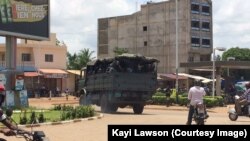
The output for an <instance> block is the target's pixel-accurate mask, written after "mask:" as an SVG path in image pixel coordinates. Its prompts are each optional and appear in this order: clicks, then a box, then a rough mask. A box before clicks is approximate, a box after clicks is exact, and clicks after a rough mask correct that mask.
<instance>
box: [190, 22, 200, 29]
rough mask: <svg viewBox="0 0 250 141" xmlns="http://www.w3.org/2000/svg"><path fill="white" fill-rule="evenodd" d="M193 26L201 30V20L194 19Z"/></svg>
mask: <svg viewBox="0 0 250 141" xmlns="http://www.w3.org/2000/svg"><path fill="white" fill-rule="evenodd" d="M191 27H192V29H196V30H199V29H200V22H199V20H192V22H191Z"/></svg>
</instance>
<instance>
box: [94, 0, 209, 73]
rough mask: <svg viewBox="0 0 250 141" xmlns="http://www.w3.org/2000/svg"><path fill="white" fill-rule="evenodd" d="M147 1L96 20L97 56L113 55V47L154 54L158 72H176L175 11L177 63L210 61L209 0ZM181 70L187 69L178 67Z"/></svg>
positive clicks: (146, 54) (147, 54)
mask: <svg viewBox="0 0 250 141" xmlns="http://www.w3.org/2000/svg"><path fill="white" fill-rule="evenodd" d="M177 9H178V10H176V3H175V0H168V1H163V2H158V3H154V2H148V3H147V4H144V5H141V10H140V11H138V12H136V13H133V14H131V15H125V16H118V17H108V18H100V19H98V58H104V57H110V56H111V57H112V56H114V52H113V50H114V48H116V47H118V48H124V49H127V50H128V52H129V53H139V54H142V55H145V56H150V57H155V58H157V59H158V60H159V61H160V63H159V65H158V72H160V73H174V72H175V71H176V11H178V38H177V39H178V62H197V61H210V59H211V53H212V51H213V35H212V34H213V31H212V1H211V0H178V8H177ZM179 71H180V72H187V71H188V70H185V68H180V70H179Z"/></svg>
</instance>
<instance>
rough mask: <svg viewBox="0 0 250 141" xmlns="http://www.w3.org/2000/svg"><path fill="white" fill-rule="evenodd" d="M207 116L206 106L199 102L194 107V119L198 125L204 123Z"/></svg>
mask: <svg viewBox="0 0 250 141" xmlns="http://www.w3.org/2000/svg"><path fill="white" fill-rule="evenodd" d="M207 118H208V115H207V113H206V106H205V105H204V104H203V103H197V104H196V105H195V107H194V114H193V120H194V121H195V123H196V124H197V125H204V124H205V122H206V119H207Z"/></svg>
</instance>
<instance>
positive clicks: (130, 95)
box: [78, 54, 159, 114]
mask: <svg viewBox="0 0 250 141" xmlns="http://www.w3.org/2000/svg"><path fill="white" fill-rule="evenodd" d="M158 62H159V61H158V60H156V59H154V58H149V57H144V56H141V55H135V54H122V55H119V56H116V57H114V58H105V59H97V60H95V61H93V62H89V63H88V64H87V67H86V68H85V69H84V75H81V76H82V79H80V81H79V83H78V84H79V86H78V87H79V92H80V95H81V96H80V104H81V105H86V104H95V105H97V106H100V107H101V112H103V113H113V112H116V111H117V110H118V108H124V107H126V106H131V107H132V108H133V111H134V113H135V114H141V113H142V112H143V109H144V106H145V104H146V102H147V101H148V100H150V99H151V98H152V95H153V93H154V92H155V91H156V84H157V64H158Z"/></svg>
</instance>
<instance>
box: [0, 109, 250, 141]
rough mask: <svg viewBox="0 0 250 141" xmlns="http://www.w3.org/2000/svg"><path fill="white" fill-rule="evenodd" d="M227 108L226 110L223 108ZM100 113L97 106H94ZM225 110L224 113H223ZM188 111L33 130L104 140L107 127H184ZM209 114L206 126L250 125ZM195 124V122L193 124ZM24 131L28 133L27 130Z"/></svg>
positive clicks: (128, 113) (127, 112)
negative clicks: (145, 125)
mask: <svg viewBox="0 0 250 141" xmlns="http://www.w3.org/2000/svg"><path fill="white" fill-rule="evenodd" d="M223 108H226V107H222V109H223ZM95 109H96V111H97V112H100V108H99V107H95ZM223 111H226V110H223ZM187 112H188V111H187V108H185V107H182V108H180V109H174V108H171V107H170V108H168V107H165V106H146V108H145V109H144V112H143V114H141V115H135V114H133V110H132V109H131V108H124V109H120V108H119V109H118V112H117V113H116V114H103V117H102V118H100V119H94V120H86V121H81V122H76V123H66V124H62V125H43V126H40V127H33V130H35V131H36V130H41V131H44V132H45V134H46V136H47V137H49V139H50V141H107V127H108V125H110V124H136V125H140V124H150V125H155V124H160V125H184V124H185V123H186V119H187ZM208 113H209V115H210V117H209V119H208V120H207V122H206V123H205V124H206V125H242V124H244V125H245V124H247V125H250V122H249V118H247V117H239V118H238V120H237V121H234V122H233V121H230V120H229V118H228V114H227V113H226V112H216V110H210V109H208ZM193 124H194V123H193ZM26 129H27V130H31V129H29V128H26ZM0 138H4V139H6V140H11V141H23V140H24V138H17V137H15V136H14V137H4V136H3V135H2V134H1V135H0Z"/></svg>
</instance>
